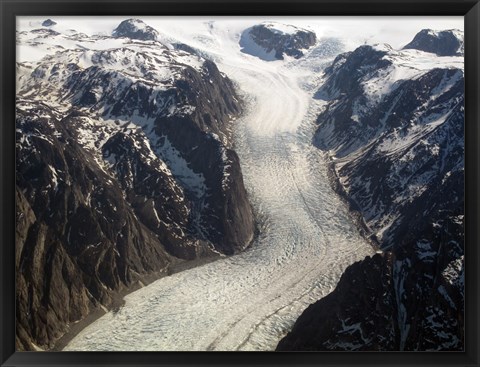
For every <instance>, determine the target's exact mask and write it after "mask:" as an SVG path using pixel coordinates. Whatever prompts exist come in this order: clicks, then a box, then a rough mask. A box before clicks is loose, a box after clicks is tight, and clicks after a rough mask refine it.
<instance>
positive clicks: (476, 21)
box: [0, 0, 480, 367]
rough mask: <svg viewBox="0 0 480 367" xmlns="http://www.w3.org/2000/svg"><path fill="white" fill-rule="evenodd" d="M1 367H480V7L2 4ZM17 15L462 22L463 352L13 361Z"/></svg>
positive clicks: (451, 0) (445, 2)
mask: <svg viewBox="0 0 480 367" xmlns="http://www.w3.org/2000/svg"><path fill="white" fill-rule="evenodd" d="M0 14H1V20H0V23H1V35H0V37H1V91H0V101H1V103H0V113H1V121H0V138H1V143H0V172H1V179H0V208H1V210H0V235H1V242H0V259H1V269H0V273H1V283H0V284H1V285H0V286H1V288H0V296H1V302H0V311H1V312H0V314H1V316H0V333H1V334H0V338H1V339H0V364H1V366H5V367H6V366H9V367H10V366H63V365H65V366H117V365H118V366H147V365H148V366H183V365H185V366H212V365H232V366H283V365H288V366H318V365H321V366H347V365H352V366H353V365H382V366H388V365H395V366H427V365H431V366H478V365H479V361H480V358H479V356H480V352H479V348H478V346H479V345H480V341H479V330H480V328H479V317H478V316H479V302H478V298H479V294H480V292H479V287H480V282H479V281H478V275H479V274H478V265H479V264H480V259H479V251H478V246H477V244H478V242H479V236H478V234H479V230H478V228H479V223H480V221H479V215H478V214H479V201H478V197H479V195H478V193H479V177H480V175H479V173H480V170H479V166H480V161H479V156H480V134H479V131H480V130H479V128H478V124H479V122H480V115H479V110H480V99H479V93H478V91H479V86H480V83H479V81H480V79H479V78H480V75H479V64H480V60H479V59H480V48H479V45H480V4H479V2H478V0H475V1H473V0H467V1H464V0H418V1H417V0H392V1H385V0H384V1H380V0H359V1H355V0H338V1H335V0H328V1H322V0H299V1H296V2H294V1H286V0H281V1H271V0H244V1H239V0H234V1H230V2H229V1H221V0H200V1H192V0H176V1H174V0H140V1H135V2H134V1H126V0H100V1H94V0H83V1H80V0H74V1H68V0H49V1H36V0H0ZM20 15H48V16H54V15H88V16H95V15H129V16H135V15H137V16H138V15H171V16H175V15H212V16H213V15H238V16H241V15H272V16H273V15H351V16H362V15H425V16H433V15H461V16H464V19H465V93H466V98H465V104H466V109H465V111H466V115H465V119H466V122H465V147H466V150H465V175H466V176H465V178H466V185H465V186H466V187H465V189H466V201H465V202H466V208H465V209H466V214H465V220H466V224H465V228H466V233H465V234H466V256H465V259H466V290H465V294H466V298H465V310H466V311H465V312H466V315H465V317H466V323H465V333H466V336H465V351H464V352H445V353H444V352H432V353H430V352H421V353H420V352H417V353H409V352H385V353H384V352H326V353H317V352H313V353H312V352H311V353H306V352H261V353H253V352H242V353H230V352H189V353H178V352H158V353H151V352H148V353H146V352H121V353H114V352H107V353H101V352H100V353H99V352H95V353H93V352H60V353H59V352H15V274H14V258H15V257H14V255H15V254H14V239H15V237H14V236H15V215H14V213H15V212H14V211H15V203H14V187H15V186H14V180H15V138H14V136H15V135H14V132H15V128H14V121H15V116H14V114H15V112H14V111H15V17H16V16H20Z"/></svg>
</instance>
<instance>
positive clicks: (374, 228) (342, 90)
mask: <svg viewBox="0 0 480 367" xmlns="http://www.w3.org/2000/svg"><path fill="white" fill-rule="evenodd" d="M432 57H435V56H432ZM402 62H404V61H403V59H402V56H401V55H400V56H399V54H397V53H395V52H394V51H393V50H389V48H388V47H387V48H385V47H384V48H376V49H374V48H371V47H370V46H363V47H360V48H359V49H357V50H355V51H354V52H352V53H348V54H344V55H340V56H339V57H337V59H336V60H335V62H334V63H333V65H332V66H331V67H330V68H328V69H327V70H326V76H327V82H326V83H325V85H324V86H323V87H322V88H321V90H319V92H318V93H317V97H318V98H322V99H325V100H327V101H329V104H328V106H327V108H326V110H325V112H323V113H322V115H320V116H319V118H318V123H319V128H318V131H317V133H316V136H315V144H316V145H317V146H318V147H320V148H321V149H324V150H328V151H330V154H331V155H332V156H333V157H334V159H333V161H332V172H333V173H334V175H335V176H336V179H337V181H338V182H337V184H338V185H340V187H341V188H342V191H343V194H344V195H346V197H347V199H348V200H349V201H351V202H353V203H354V204H355V205H354V206H355V207H356V209H357V210H358V211H359V212H360V214H361V215H362V217H363V219H364V220H365V223H366V226H367V229H369V230H370V234H369V235H371V236H372V237H373V238H374V239H376V240H377V242H378V244H379V246H380V247H381V248H383V249H384V250H385V251H387V250H388V251H387V252H385V253H383V254H382V255H376V256H374V257H373V258H366V259H365V260H364V261H361V262H358V263H356V264H354V265H352V266H351V267H349V268H348V269H347V270H346V272H345V273H344V274H343V276H342V278H341V280H340V282H339V283H338V286H337V288H336V289H335V291H334V292H332V293H331V294H330V295H329V296H327V297H325V298H324V299H322V300H320V301H318V302H317V303H315V304H313V305H311V306H310V307H309V308H307V310H305V312H304V313H303V314H302V315H301V316H300V318H299V319H298V320H297V322H296V324H295V326H294V328H293V330H292V331H291V333H289V334H288V335H287V336H286V337H285V338H284V339H283V340H282V341H281V342H280V344H279V346H278V349H279V350H462V349H463V342H464V339H463V330H464V320H463V308H464V298H463V288H464V261H463V241H464V217H463V215H464V211H463V210H464V209H463V207H464V168H463V167H464V165H463V157H464V140H463V136H464V127H463V126H464V125H463V121H464V95H463V86H464V78H463V71H462V70H460V69H456V68H452V67H448V68H443V69H440V68H439V69H432V70H429V71H424V72H422V73H418V74H416V75H415V76H414V77H413V78H411V79H408V80H398V81H395V82H394V83H393V87H390V88H388V89H387V88H384V87H383V85H382V79H385V80H389V77H390V76H391V75H392V72H398V71H399V70H402V68H403V65H402ZM372 81H373V83H372ZM372 84H374V85H375V86H376V87H377V88H378V89H380V90H382V91H384V92H383V93H382V94H381V96H380V98H376V96H377V95H378V94H376V91H375V90H373V91H372V90H371V85H372Z"/></svg>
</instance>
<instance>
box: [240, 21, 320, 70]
mask: <svg viewBox="0 0 480 367" xmlns="http://www.w3.org/2000/svg"><path fill="white" fill-rule="evenodd" d="M316 42H317V37H316V35H315V33H314V32H311V31H308V30H304V29H301V28H298V27H295V26H293V25H287V24H282V23H277V22H263V23H260V24H257V25H254V26H253V27H250V28H247V29H246V30H244V31H243V33H242V37H241V39H240V46H241V50H242V52H244V53H247V54H250V55H254V56H256V57H259V58H261V59H263V60H266V61H274V60H283V59H284V58H285V56H291V57H294V58H296V59H298V58H300V57H302V56H303V55H304V51H305V50H306V49H308V48H310V47H312V46H313V45H314V44H315V43H316Z"/></svg>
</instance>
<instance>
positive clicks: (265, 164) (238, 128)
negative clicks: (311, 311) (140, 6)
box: [64, 21, 375, 351]
mask: <svg viewBox="0 0 480 367" xmlns="http://www.w3.org/2000/svg"><path fill="white" fill-rule="evenodd" d="M202 24H203V25H199V26H198V27H197V28H196V27H189V28H188V29H185V28H184V29H183V30H180V29H172V27H169V25H168V24H165V25H164V26H163V27H164V28H163V29H162V26H161V25H158V26H156V28H157V30H158V31H159V33H160V35H166V36H165V37H168V38H166V40H167V39H168V40H170V41H171V40H172V38H174V37H175V38H176V39H177V40H178V41H181V42H185V43H186V44H189V45H191V46H192V47H194V48H195V49H198V50H200V51H201V52H203V53H205V54H208V55H210V56H211V58H212V59H214V60H215V62H216V63H217V64H218V66H219V69H220V70H221V71H222V72H223V73H225V74H226V75H228V77H229V78H230V79H232V80H233V81H234V82H235V83H237V86H238V89H239V92H240V94H241V95H242V96H243V99H244V101H245V103H246V106H245V110H246V112H245V113H244V115H243V116H242V118H240V119H238V120H236V121H235V123H234V125H235V126H234V136H235V150H236V151H237V153H238V155H239V157H240V160H241V166H242V171H243V175H244V180H245V184H246V187H247V191H248V193H249V195H250V201H251V203H252V205H253V207H254V211H255V213H256V216H257V220H258V223H259V233H258V236H257V237H256V238H255V239H254V241H253V243H252V244H251V245H250V247H249V248H248V249H247V250H245V251H244V252H243V253H241V254H238V255H235V256H232V257H222V258H221V259H219V260H217V261H214V262H211V263H208V264H205V265H203V266H200V267H196V268H192V269H188V270H184V271H182V272H179V273H175V274H172V275H170V276H167V277H164V278H162V279H159V280H157V281H155V282H153V283H151V284H150V285H148V286H145V287H143V288H141V289H139V290H137V291H136V292H133V293H131V294H129V295H127V296H126V297H125V305H124V306H123V307H121V308H120V309H118V310H115V311H110V312H108V313H106V314H105V315H104V316H102V317H101V318H99V319H98V320H96V321H95V322H94V323H92V324H90V325H89V326H88V327H86V328H85V329H83V330H82V331H81V332H80V333H79V334H78V335H77V336H76V337H75V338H73V339H72V340H71V341H70V342H69V344H68V345H67V346H66V347H65V348H64V350H66V351H75V350H76V351H206V350H216V351H236V350H257V351H258V350H262V351H269V350H274V349H275V347H276V345H277V343H278V341H279V340H280V339H281V338H282V337H283V336H284V335H285V334H286V333H287V332H288V331H289V330H290V329H291V327H292V326H293V323H294V322H295V320H296V319H297V318H298V316H299V315H300V314H301V313H302V312H303V310H304V309H305V308H306V307H307V306H308V305H309V304H311V303H314V302H315V301H316V300H318V299H320V298H322V297H324V296H325V295H327V294H328V293H330V292H331V291H332V290H333V289H334V288H335V286H336V284H337V283H338V280H339V279H340V276H341V274H342V273H343V271H344V270H345V268H346V267H347V266H349V265H350V264H352V263H354V262H356V261H359V260H362V259H363V258H365V256H368V255H373V253H374V252H375V251H374V249H373V248H372V247H371V246H370V245H369V244H368V243H367V242H366V241H365V240H364V239H363V238H362V237H361V236H360V234H359V233H358V230H357V228H356V226H355V225H354V223H353V222H352V220H351V218H350V216H349V212H348V209H347V207H346V205H345V204H344V203H343V202H342V200H341V199H340V198H339V197H338V196H337V194H336V193H335V192H334V191H333V189H332V188H331V186H330V183H329V180H328V175H327V171H328V169H327V158H328V157H327V156H326V155H325V153H322V152H321V151H320V150H318V149H317V148H315V147H314V146H313V145H312V137H313V134H314V130H315V127H316V125H315V119H316V117H317V116H318V114H319V112H320V111H321V110H322V108H323V105H322V103H324V102H323V101H319V100H314V99H313V98H312V96H313V94H314V92H315V90H314V87H316V86H318V84H317V82H319V81H320V74H321V73H320V72H319V70H321V68H322V67H323V65H324V64H325V63H326V62H328V61H331V59H329V56H326V57H325V58H324V59H321V58H318V56H316V57H313V56H312V58H311V59H309V57H308V54H307V55H306V57H305V59H303V60H294V59H291V58H286V59H285V60H282V61H272V62H265V61H262V60H260V59H258V58H256V57H254V56H252V55H248V54H245V53H242V52H241V51H240V46H239V37H240V34H241V33H240V32H239V31H238V29H236V28H235V27H232V26H230V25H229V24H232V23H229V22H228V21H223V22H222V21H220V22H209V23H208V24H207V23H202ZM237 27H238V25H237ZM169 32H170V33H171V35H169ZM188 32H191V33H188ZM310 52H311V53H312V54H313V55H318V50H315V49H313V50H311V51H310ZM332 57H333V55H332ZM313 70H314V71H315V72H313Z"/></svg>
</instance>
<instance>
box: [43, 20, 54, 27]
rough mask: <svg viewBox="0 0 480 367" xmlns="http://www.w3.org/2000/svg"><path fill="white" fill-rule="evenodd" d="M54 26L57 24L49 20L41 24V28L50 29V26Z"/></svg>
mask: <svg viewBox="0 0 480 367" xmlns="http://www.w3.org/2000/svg"><path fill="white" fill-rule="evenodd" d="M55 24H57V22H54V21H53V20H51V19H47V20H44V21H43V22H42V26H43V27H51V26H52V25H55Z"/></svg>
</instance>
